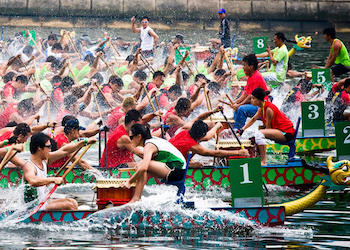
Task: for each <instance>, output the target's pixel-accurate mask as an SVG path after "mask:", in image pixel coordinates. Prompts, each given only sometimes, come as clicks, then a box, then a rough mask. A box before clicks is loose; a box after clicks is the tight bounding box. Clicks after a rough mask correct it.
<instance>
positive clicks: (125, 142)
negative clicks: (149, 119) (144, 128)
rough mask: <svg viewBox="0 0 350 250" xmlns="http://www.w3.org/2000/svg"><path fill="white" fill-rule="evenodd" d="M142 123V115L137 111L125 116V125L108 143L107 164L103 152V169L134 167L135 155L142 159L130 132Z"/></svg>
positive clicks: (115, 132) (101, 161)
mask: <svg viewBox="0 0 350 250" xmlns="http://www.w3.org/2000/svg"><path fill="white" fill-rule="evenodd" d="M138 122H141V114H140V112H138V111H137V110H135V109H132V110H129V111H128V112H127V113H126V115H125V120H124V124H120V125H119V126H118V127H117V128H116V129H115V130H114V133H113V134H112V135H111V136H110V138H109V139H108V141H107V162H105V152H103V154H102V157H101V160H100V166H101V167H104V166H106V167H108V168H112V167H118V166H119V167H121V166H122V165H125V164H127V165H129V166H134V164H133V162H134V154H137V155H138V156H140V157H142V156H143V153H142V151H141V150H140V149H139V148H137V147H135V146H134V145H133V144H132V143H131V140H130V137H129V131H130V128H131V127H132V125H134V124H135V123H138Z"/></svg>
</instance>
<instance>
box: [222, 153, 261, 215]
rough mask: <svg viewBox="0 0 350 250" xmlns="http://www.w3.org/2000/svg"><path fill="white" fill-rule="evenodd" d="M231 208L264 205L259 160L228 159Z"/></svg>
mask: <svg viewBox="0 0 350 250" xmlns="http://www.w3.org/2000/svg"><path fill="white" fill-rule="evenodd" d="M228 163H229V166H230V182H231V196H232V207H235V208H245V207H261V206H263V205H264V193H263V190H262V177H261V161H260V158H241V159H230V160H229V161H228Z"/></svg>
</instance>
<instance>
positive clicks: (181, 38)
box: [175, 34, 184, 43]
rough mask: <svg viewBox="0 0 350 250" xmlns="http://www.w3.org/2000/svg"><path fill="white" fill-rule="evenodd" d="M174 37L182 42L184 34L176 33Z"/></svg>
mask: <svg viewBox="0 0 350 250" xmlns="http://www.w3.org/2000/svg"><path fill="white" fill-rule="evenodd" d="M175 38H177V39H179V40H180V42H181V43H184V36H183V35H181V34H176V36H175Z"/></svg>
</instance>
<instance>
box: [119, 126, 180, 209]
mask: <svg viewBox="0 0 350 250" xmlns="http://www.w3.org/2000/svg"><path fill="white" fill-rule="evenodd" d="M129 137H130V139H131V141H132V143H133V144H134V145H136V146H143V147H144V150H143V159H142V161H140V162H138V163H137V167H136V172H135V174H134V175H133V176H132V177H131V178H130V179H129V180H128V181H127V182H126V183H125V187H126V188H130V187H131V185H132V184H133V183H136V188H135V193H134V196H133V198H132V199H131V201H130V203H132V202H136V201H139V200H140V199H141V194H142V191H143V188H144V186H145V184H146V183H147V179H148V175H152V176H155V177H158V178H161V179H164V180H166V181H180V180H181V179H182V178H183V177H184V175H185V173H186V160H185V158H184V157H183V155H182V154H181V152H180V151H179V150H178V149H177V148H176V147H175V146H173V145H172V144H171V143H170V142H168V141H167V140H164V139H161V138H158V137H152V136H151V132H150V130H149V128H148V127H147V126H144V125H141V124H134V125H133V126H132V127H131V129H130V132H129Z"/></svg>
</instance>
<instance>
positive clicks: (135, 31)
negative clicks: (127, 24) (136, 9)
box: [131, 16, 141, 33]
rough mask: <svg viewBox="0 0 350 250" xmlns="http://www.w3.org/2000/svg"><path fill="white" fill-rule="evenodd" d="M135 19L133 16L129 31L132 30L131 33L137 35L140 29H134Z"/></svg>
mask: <svg viewBox="0 0 350 250" xmlns="http://www.w3.org/2000/svg"><path fill="white" fill-rule="evenodd" d="M135 19H136V18H135V17H134V16H133V17H132V18H131V30H132V32H133V33H137V32H140V31H141V29H140V28H136V27H135Z"/></svg>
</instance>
